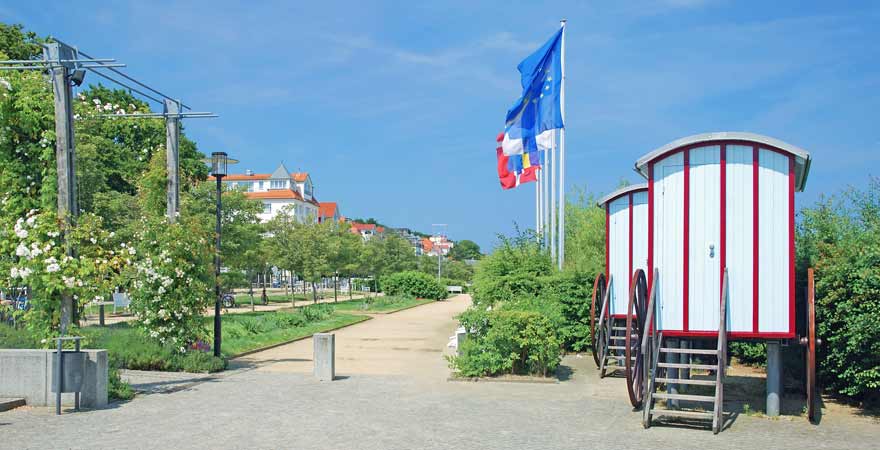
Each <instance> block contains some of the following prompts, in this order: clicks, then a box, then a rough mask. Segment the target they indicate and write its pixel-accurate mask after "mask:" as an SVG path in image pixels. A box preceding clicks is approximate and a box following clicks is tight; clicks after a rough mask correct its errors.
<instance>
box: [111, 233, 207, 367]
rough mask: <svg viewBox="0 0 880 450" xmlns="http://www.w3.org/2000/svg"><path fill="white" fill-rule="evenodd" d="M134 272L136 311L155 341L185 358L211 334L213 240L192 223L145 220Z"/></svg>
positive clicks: (130, 253) (132, 255)
mask: <svg viewBox="0 0 880 450" xmlns="http://www.w3.org/2000/svg"><path fill="white" fill-rule="evenodd" d="M120 251H122V252H123V253H124V254H125V255H126V258H127V259H129V260H130V261H131V266H130V267H129V269H130V270H129V276H130V286H129V288H130V295H131V309H132V311H133V312H134V313H135V315H136V316H137V319H138V325H139V326H140V327H141V328H142V329H143V331H144V332H145V333H146V334H147V335H148V336H149V337H151V338H153V339H156V340H157V341H159V342H160V343H161V344H163V345H165V346H169V347H171V348H173V349H174V350H175V351H176V352H179V353H183V352H186V351H187V349H188V348H189V347H190V346H191V344H192V343H194V342H196V341H197V340H198V339H199V338H200V337H203V336H204V335H205V329H204V325H203V320H202V313H203V312H204V311H205V309H206V308H207V307H208V305H209V304H211V303H212V302H213V300H214V298H213V292H212V291H211V286H212V285H211V269H212V267H213V265H212V264H211V246H210V240H209V239H208V237H207V236H205V235H204V233H203V232H202V231H201V230H200V229H198V228H197V227H193V226H190V225H188V224H187V223H177V224H173V225H170V224H167V223H164V222H163V223H160V222H159V221H158V220H154V221H149V220H143V222H142V228H141V231H139V232H138V234H137V238H136V239H135V244H134V246H128V247H123V248H121V249H120Z"/></svg>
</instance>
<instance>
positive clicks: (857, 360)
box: [797, 178, 880, 401]
mask: <svg viewBox="0 0 880 450" xmlns="http://www.w3.org/2000/svg"><path fill="white" fill-rule="evenodd" d="M801 218H802V220H801V222H800V224H799V225H798V229H797V239H798V247H797V248H798V266H797V268H798V276H797V279H798V280H799V282H800V283H799V284H800V285H801V287H802V286H803V283H804V282H805V280H806V278H807V277H806V268H807V267H809V266H813V267H815V269H816V322H817V337H818V338H820V339H822V341H823V344H822V345H821V346H819V347H818V350H817V351H818V353H819V354H818V361H819V367H818V374H819V380H820V382H821V383H822V384H823V385H824V386H825V387H826V389H829V390H831V391H834V392H837V393H839V394H843V395H846V396H849V397H852V398H855V399H867V400H873V401H877V400H878V398H880V395H878V394H877V393H878V392H880V321H878V320H877V317H878V316H880V270H878V267H880V180H878V179H876V178H875V179H872V180H871V182H870V184H869V186H868V188H867V189H865V190H862V191H859V190H856V189H854V188H851V189H849V190H847V191H845V192H843V193H842V194H841V195H839V196H836V197H830V198H828V199H825V200H822V201H820V202H819V203H818V204H816V205H815V206H814V207H812V208H805V209H803V210H802V211H801ZM798 292H803V289H802V288H801V289H798Z"/></svg>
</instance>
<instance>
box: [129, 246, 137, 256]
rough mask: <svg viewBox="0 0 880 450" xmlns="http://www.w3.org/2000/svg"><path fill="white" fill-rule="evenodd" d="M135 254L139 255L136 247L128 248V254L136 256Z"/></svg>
mask: <svg viewBox="0 0 880 450" xmlns="http://www.w3.org/2000/svg"><path fill="white" fill-rule="evenodd" d="M135 253H137V252H136V251H135V249H134V247H129V248H128V254H129V255H134V254H135Z"/></svg>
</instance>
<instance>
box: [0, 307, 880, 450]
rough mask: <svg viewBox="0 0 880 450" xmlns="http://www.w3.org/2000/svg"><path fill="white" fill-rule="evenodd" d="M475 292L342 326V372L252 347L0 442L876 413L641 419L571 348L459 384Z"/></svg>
mask: <svg viewBox="0 0 880 450" xmlns="http://www.w3.org/2000/svg"><path fill="white" fill-rule="evenodd" d="M468 302H469V299H468V298H467V297H466V296H461V297H457V298H455V299H453V300H449V301H446V302H438V303H433V304H428V305H424V306H420V307H417V308H414V309H411V310H406V311H401V312H399V313H395V314H390V315H384V316H379V317H376V318H375V319H374V320H370V321H367V322H364V323H361V324H358V325H354V326H352V327H349V328H346V329H343V330H339V331H337V332H336V339H337V346H338V347H337V358H338V370H337V373H338V374H339V375H341V377H340V379H339V380H337V381H333V382H324V383H322V382H318V381H316V380H314V378H313V377H312V376H311V375H310V374H309V373H308V372H309V371H310V370H311V363H310V359H311V354H310V352H311V350H310V349H311V341H310V340H305V341H300V342H297V343H294V344H290V345H287V346H283V347H279V348H276V349H272V350H268V351H266V352H261V353H258V354H255V355H251V356H249V357H247V358H242V359H241V360H240V361H237V362H236V363H235V364H236V367H237V369H236V370H234V371H232V372H230V373H227V374H225V375H224V376H222V377H219V378H212V379H210V380H208V381H205V382H202V383H198V384H194V385H191V386H189V387H185V388H183V389H181V390H177V391H175V392H170V393H157V394H153V395H146V396H141V397H138V398H136V399H135V400H134V401H131V402H128V403H122V404H116V405H114V406H113V407H111V408H109V409H105V410H100V411H89V412H82V413H76V414H74V413H70V414H66V415H63V416H61V417H56V416H54V415H52V414H51V412H50V411H49V410H48V409H27V408H19V409H17V410H14V411H9V412H6V413H0V448H3V449H5V448H10V449H12V448H14V449H22V448H39V449H43V448H53V449H54V448H90V449H91V448H95V449H98V448H107V449H125V448H174V449H221V448H247V449H263V448H301V449H584V448H591V449H630V448H631V449H646V448H649V449H653V448H656V449H666V448H669V449H691V448H693V449H701V450H705V449H710V448H711V449H744V448H749V449H762V448H774V449H789V448H790V449H862V448H865V449H868V448H877V436H880V426H878V423H877V422H876V421H875V420H873V419H870V418H861V417H854V416H852V415H850V414H828V415H826V416H825V418H824V420H823V423H822V424H821V425H820V426H812V425H810V424H808V423H807V422H806V421H805V420H803V419H801V418H785V419H780V420H769V419H762V418H756V417H749V416H744V415H739V416H738V417H735V418H733V423H732V425H731V426H730V427H729V428H728V429H727V430H725V431H724V432H723V433H722V434H720V435H718V436H715V435H713V434H712V433H711V431H708V430H706V429H690V428H684V427H680V426H662V425H658V426H654V427H652V428H651V429H649V430H644V429H642V426H641V422H640V420H639V418H640V415H639V413H636V412H633V411H631V409H630V408H629V407H628V406H627V402H626V393H625V390H624V386H623V381H622V380H621V379H619V378H606V379H604V380H599V379H598V377H597V375H596V370H595V368H594V367H593V363H592V359H591V358H589V357H588V356H585V357H577V356H569V357H567V358H566V359H565V361H564V364H565V365H566V366H567V367H568V369H569V371H570V374H571V375H570V378H568V379H567V380H565V381H563V382H561V383H558V384H521V383H461V382H457V383H450V382H446V381H445V379H446V376H447V375H448V370H447V369H446V365H445V362H444V361H443V359H442V352H443V351H445V349H446V343H447V338H448V337H449V336H450V335H451V334H452V332H453V330H454V328H455V322H454V320H453V319H452V315H454V314H455V313H456V312H457V311H460V310H462V309H464V308H465V307H466V306H467V304H468Z"/></svg>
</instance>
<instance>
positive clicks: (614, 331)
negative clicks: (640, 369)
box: [600, 318, 638, 377]
mask: <svg viewBox="0 0 880 450" xmlns="http://www.w3.org/2000/svg"><path fill="white" fill-rule="evenodd" d="M606 329H607V330H610V332H609V333H608V334H607V336H605V343H604V344H605V345H604V348H605V349H606V351H605V352H603V354H602V361H601V365H600V369H601V371H600V374H601V376H602V377H604V376H605V375H606V374H607V372H609V371H624V370H626V365H625V359H626V356H625V352H626V346H625V341H626V319H619V318H618V319H614V318H609V319H607V327H606ZM633 339H635V340H636V341H638V335H635V334H634V335H633ZM630 359H635V356H632V357H630Z"/></svg>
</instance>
